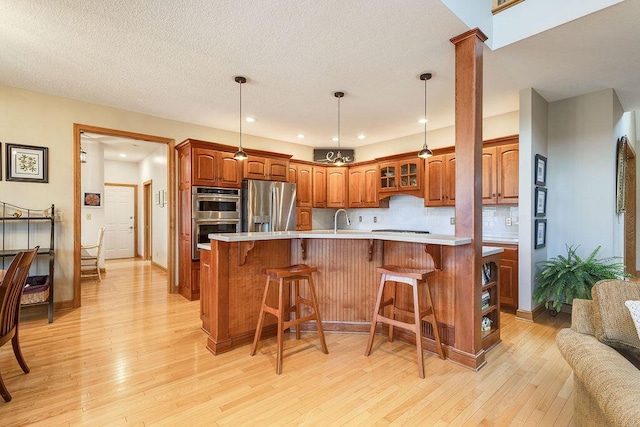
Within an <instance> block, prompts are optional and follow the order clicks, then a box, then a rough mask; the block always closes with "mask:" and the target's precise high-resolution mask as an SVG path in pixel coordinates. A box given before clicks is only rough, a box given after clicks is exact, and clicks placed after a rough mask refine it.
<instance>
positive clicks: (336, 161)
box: [333, 92, 344, 166]
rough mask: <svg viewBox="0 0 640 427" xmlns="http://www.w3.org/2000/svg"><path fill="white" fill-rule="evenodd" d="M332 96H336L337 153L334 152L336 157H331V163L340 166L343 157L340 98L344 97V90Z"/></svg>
mask: <svg viewBox="0 0 640 427" xmlns="http://www.w3.org/2000/svg"><path fill="white" fill-rule="evenodd" d="M333 96H335V97H336V98H338V154H336V158H335V159H333V164H334V165H335V166H342V165H344V159H343V158H342V153H341V152H340V98H342V97H344V92H334V93H333Z"/></svg>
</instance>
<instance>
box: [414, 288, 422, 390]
mask: <svg viewBox="0 0 640 427" xmlns="http://www.w3.org/2000/svg"><path fill="white" fill-rule="evenodd" d="M411 287H412V288H413V313H414V317H415V325H414V328H415V333H416V350H417V352H418V373H419V374H420V378H424V357H423V354H422V331H421V329H422V328H421V324H422V321H421V319H420V301H419V300H418V282H417V281H415V282H414V283H413V284H412V285H411Z"/></svg>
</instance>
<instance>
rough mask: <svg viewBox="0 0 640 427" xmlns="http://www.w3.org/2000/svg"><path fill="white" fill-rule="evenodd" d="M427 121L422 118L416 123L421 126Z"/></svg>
mask: <svg viewBox="0 0 640 427" xmlns="http://www.w3.org/2000/svg"><path fill="white" fill-rule="evenodd" d="M428 121H429V120H428V119H425V118H424V117H423V118H421V119H420V120H418V123H420V124H421V125H423V124H425V123H427V122H428Z"/></svg>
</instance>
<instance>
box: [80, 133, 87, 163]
mask: <svg viewBox="0 0 640 427" xmlns="http://www.w3.org/2000/svg"><path fill="white" fill-rule="evenodd" d="M83 136H84V131H83V130H81V131H80V163H87V152H86V151H84V150H83V149H82V137H83Z"/></svg>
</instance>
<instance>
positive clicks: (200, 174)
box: [179, 146, 242, 188]
mask: <svg viewBox="0 0 640 427" xmlns="http://www.w3.org/2000/svg"><path fill="white" fill-rule="evenodd" d="M180 153H182V155H183V156H190V157H191V168H189V169H187V168H184V170H183V171H181V172H182V174H183V175H182V176H181V177H180V178H186V176H185V175H186V174H190V175H191V176H190V181H191V185H194V186H202V187H231V188H240V187H241V186H242V161H240V160H236V159H234V158H233V153H226V152H223V151H216V150H212V149H210V148H201V147H188V146H185V147H182V148H181V149H180V150H179V155H180ZM181 182H182V181H181Z"/></svg>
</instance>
